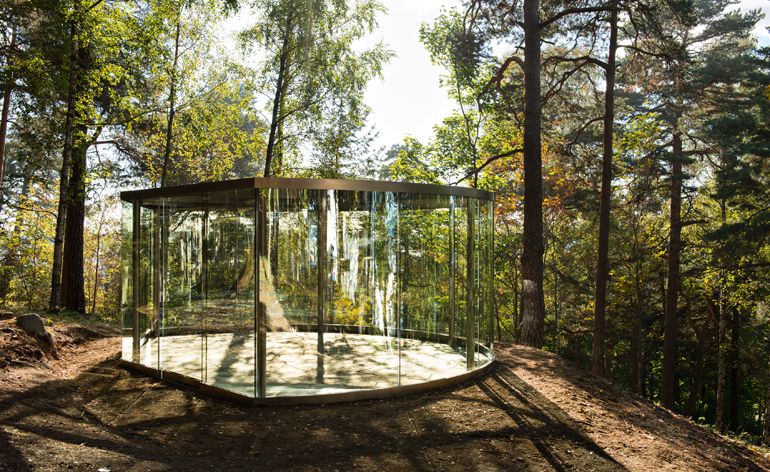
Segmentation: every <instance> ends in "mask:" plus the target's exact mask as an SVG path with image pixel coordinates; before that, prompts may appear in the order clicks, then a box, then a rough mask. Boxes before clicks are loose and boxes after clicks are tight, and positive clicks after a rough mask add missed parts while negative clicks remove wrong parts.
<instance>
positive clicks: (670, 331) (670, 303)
mask: <svg viewBox="0 0 770 472" xmlns="http://www.w3.org/2000/svg"><path fill="white" fill-rule="evenodd" d="M672 147H673V149H672V151H673V152H672V154H673V162H672V164H671V210H670V211H671V214H670V217H669V226H670V235H669V246H668V281H667V285H666V304H665V310H664V318H663V325H664V328H663V372H662V375H661V393H662V402H663V406H665V407H666V408H668V409H674V407H675V406H676V365H677V338H678V332H679V319H678V317H679V313H678V296H679V255H680V252H681V248H682V241H681V236H682V223H681V213H682V135H681V132H680V131H679V119H678V117H677V118H676V119H675V121H674V137H673V146H672Z"/></svg>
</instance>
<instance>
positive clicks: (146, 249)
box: [132, 202, 160, 369]
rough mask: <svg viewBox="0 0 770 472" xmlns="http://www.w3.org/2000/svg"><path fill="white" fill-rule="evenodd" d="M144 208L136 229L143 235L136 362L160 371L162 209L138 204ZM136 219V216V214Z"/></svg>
mask: <svg viewBox="0 0 770 472" xmlns="http://www.w3.org/2000/svg"><path fill="white" fill-rule="evenodd" d="M137 205H139V206H140V208H139V209H138V213H139V215H138V216H139V224H138V225H136V224H135V225H134V229H135V230H137V229H138V231H139V237H138V241H137V242H136V246H135V250H136V252H137V254H136V255H135V259H134V261H135V262H136V264H137V265H138V270H137V274H136V278H137V281H136V284H135V285H134V287H133V288H134V300H135V304H136V309H135V312H134V313H135V319H134V326H133V328H134V337H135V339H134V343H133V350H132V360H133V361H134V362H138V363H141V364H144V365H146V366H148V367H153V368H156V369H157V368H158V338H159V335H160V323H159V321H160V318H159V311H158V305H159V296H160V293H159V282H158V278H157V274H158V273H159V271H160V270H159V269H160V268H159V263H160V257H157V253H158V251H159V246H158V243H159V233H158V229H159V225H158V221H157V216H158V215H159V211H158V208H157V207H158V205H157V203H153V202H147V203H145V202H137ZM135 216H136V214H135Z"/></svg>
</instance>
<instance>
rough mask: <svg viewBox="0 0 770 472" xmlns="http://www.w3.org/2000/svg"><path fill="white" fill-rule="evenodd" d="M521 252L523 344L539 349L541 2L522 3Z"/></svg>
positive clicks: (541, 297) (541, 313) (542, 313)
mask: <svg viewBox="0 0 770 472" xmlns="http://www.w3.org/2000/svg"><path fill="white" fill-rule="evenodd" d="M524 96H525V98H524V237H523V244H524V251H523V253H522V256H521V277H522V284H521V286H522V293H521V338H520V341H521V343H522V344H525V345H527V346H533V347H537V348H541V347H542V346H543V330H544V325H545V299H544V295H543V253H544V251H545V247H544V243H543V176H542V160H541V155H540V153H541V149H542V147H541V140H540V139H541V138H540V127H541V119H542V109H541V102H540V0H524Z"/></svg>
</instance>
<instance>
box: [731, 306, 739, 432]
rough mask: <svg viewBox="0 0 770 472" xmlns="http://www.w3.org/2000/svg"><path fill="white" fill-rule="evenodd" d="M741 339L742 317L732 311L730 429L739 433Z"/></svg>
mask: <svg viewBox="0 0 770 472" xmlns="http://www.w3.org/2000/svg"><path fill="white" fill-rule="evenodd" d="M740 337H741V316H740V312H739V311H738V310H735V309H734V310H732V319H731V320H730V426H729V427H730V429H731V430H732V431H734V432H738V428H739V427H740V405H741V403H740V393H741V384H740V364H739V363H740Z"/></svg>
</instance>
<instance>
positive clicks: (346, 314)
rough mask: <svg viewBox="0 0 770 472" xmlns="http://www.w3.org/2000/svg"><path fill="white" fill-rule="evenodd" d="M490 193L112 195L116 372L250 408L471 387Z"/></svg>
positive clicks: (489, 304)
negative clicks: (118, 220) (117, 243)
mask: <svg viewBox="0 0 770 472" xmlns="http://www.w3.org/2000/svg"><path fill="white" fill-rule="evenodd" d="M493 198H494V196H493V194H491V193H488V192H485V191H481V190H476V189H470V188H460V187H446V186H438V185H423V184H410V183H394V182H377V181H351V180H314V179H278V178H248V179H240V180H232V181H225V182H211V183H202V184H194V185H185V186H178V187H167V188H158V189H147V190H136V191H129V192H123V193H122V194H121V199H122V200H123V218H122V222H123V223H122V237H123V244H122V258H123V281H124V283H123V288H122V295H123V301H122V310H123V319H124V324H123V337H122V339H123V341H122V343H123V344H122V360H121V363H122V364H124V365H126V366H128V367H132V368H134V369H137V370H140V371H143V372H145V373H148V374H151V375H155V376H158V377H161V378H164V379H166V380H169V381H171V382H176V383H182V384H186V385H188V386H190V387H193V388H196V389H199V390H203V391H208V392H212V393H218V394H222V395H225V396H229V397H232V398H235V399H240V400H248V401H250V402H256V403H271V402H272V403H304V402H314V401H316V402H321V401H322V402H327V401H339V400H348V399H362V398H376V397H383V396H388V395H394V394H400V393H408V392H410V391H421V390H426V389H429V388H435V387H438V386H443V385H448V384H450V383H453V382H457V381H461V380H464V379H467V378H469V377H471V376H473V375H476V374H478V373H479V372H481V371H483V370H485V369H486V368H488V367H489V366H490V365H491V363H492V361H493V355H492V350H491V341H492V339H493V329H494V327H493V323H492V312H493V310H492V308H493V300H492V293H493V290H492V289H493V272H492V252H493Z"/></svg>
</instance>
